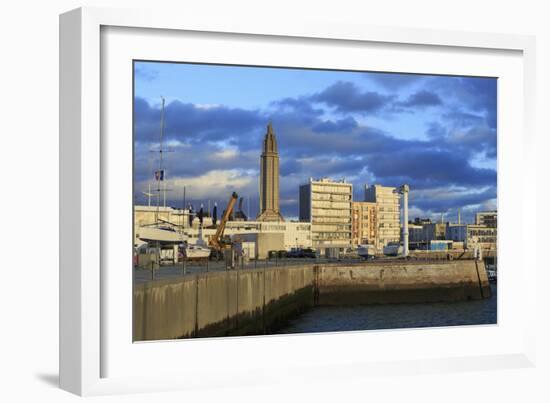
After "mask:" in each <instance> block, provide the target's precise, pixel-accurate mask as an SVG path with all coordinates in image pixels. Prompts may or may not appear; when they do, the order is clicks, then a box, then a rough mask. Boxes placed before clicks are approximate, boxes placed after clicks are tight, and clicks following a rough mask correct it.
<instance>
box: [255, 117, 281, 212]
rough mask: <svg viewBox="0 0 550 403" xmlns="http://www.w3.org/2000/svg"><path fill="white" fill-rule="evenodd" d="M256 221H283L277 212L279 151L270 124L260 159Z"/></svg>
mask: <svg viewBox="0 0 550 403" xmlns="http://www.w3.org/2000/svg"><path fill="white" fill-rule="evenodd" d="M257 219H258V221H284V218H283V216H282V215H281V212H280V210H279V151H278V149H277V139H276V138H275V133H274V132H273V126H272V125H271V122H270V123H269V124H268V125H267V133H266V134H265V137H264V143H263V150H262V155H261V157H260V214H259V215H258V218H257Z"/></svg>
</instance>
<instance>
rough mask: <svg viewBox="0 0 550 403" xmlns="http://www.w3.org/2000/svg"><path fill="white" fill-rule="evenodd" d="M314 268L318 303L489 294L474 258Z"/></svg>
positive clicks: (453, 298)
mask: <svg viewBox="0 0 550 403" xmlns="http://www.w3.org/2000/svg"><path fill="white" fill-rule="evenodd" d="M316 270H317V271H318V273H317V279H318V280H317V282H318V284H317V286H316V289H318V296H317V301H316V303H317V304H318V305H360V304H387V303H414V302H437V301H462V300H475V299H482V298H488V297H490V296H491V288H490V285H489V280H488V278H487V273H486V271H485V268H484V266H483V264H482V263H481V262H477V261H475V260H461V261H451V262H445V261H442V262H432V263H429V264H426V263H422V262H403V263H398V262H392V263H387V264H376V265H372V264H370V265H363V266H355V265H350V266H345V265H344V266H334V265H330V266H318V267H317V269H316Z"/></svg>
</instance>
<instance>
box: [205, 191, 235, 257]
mask: <svg viewBox="0 0 550 403" xmlns="http://www.w3.org/2000/svg"><path fill="white" fill-rule="evenodd" d="M238 197H239V196H238V195H237V193H235V192H233V194H232V195H231V198H230V199H229V202H228V203H227V208H226V209H225V213H224V214H223V217H222V219H221V220H220V225H218V229H217V230H216V234H214V237H212V238H211V239H210V242H209V243H210V246H212V247H213V248H215V249H216V250H220V249H221V248H222V245H221V242H220V240H221V238H222V236H223V231H224V230H225V224H226V223H227V221H228V220H229V217H230V215H231V212H232V211H233V207H234V206H235V202H236V201H237V198H238Z"/></svg>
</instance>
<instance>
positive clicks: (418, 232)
mask: <svg viewBox="0 0 550 403" xmlns="http://www.w3.org/2000/svg"><path fill="white" fill-rule="evenodd" d="M408 227H409V243H410V244H411V243H414V244H420V243H422V242H423V241H424V227H422V225H418V224H411V223H409V225H408Z"/></svg>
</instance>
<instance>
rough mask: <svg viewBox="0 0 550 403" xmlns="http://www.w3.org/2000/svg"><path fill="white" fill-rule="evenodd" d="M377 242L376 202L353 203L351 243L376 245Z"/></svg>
mask: <svg viewBox="0 0 550 403" xmlns="http://www.w3.org/2000/svg"><path fill="white" fill-rule="evenodd" d="M375 242H376V203H370V202H352V203H351V243H352V244H353V245H364V244H371V245H374V244H375Z"/></svg>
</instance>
